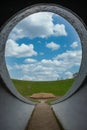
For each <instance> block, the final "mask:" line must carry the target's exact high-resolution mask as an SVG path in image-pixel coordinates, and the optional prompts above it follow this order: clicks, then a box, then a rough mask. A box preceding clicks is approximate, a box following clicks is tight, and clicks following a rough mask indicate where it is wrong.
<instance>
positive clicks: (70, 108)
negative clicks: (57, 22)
mask: <svg viewBox="0 0 87 130" xmlns="http://www.w3.org/2000/svg"><path fill="white" fill-rule="evenodd" d="M40 11H51V12H54V13H56V14H58V15H60V16H62V17H64V18H65V19H66V20H67V21H69V22H70V23H71V24H72V25H73V27H74V28H75V29H76V31H77V32H78V34H79V37H80V40H81V44H82V63H81V67H80V71H79V74H78V77H77V80H76V81H75V82H74V84H73V85H72V87H71V89H70V90H69V91H68V92H67V94H66V95H65V96H64V97H63V98H61V99H60V100H59V101H55V102H54V103H53V104H52V108H53V110H54V112H55V114H56V116H57V117H58V118H59V120H60V122H61V124H62V125H63V127H64V129H66V130H86V129H87V125H86V119H87V110H86V107H87V105H86V104H87V94H86V93H87V83H86V80H87V69H86V66H87V43H86V42H87V30H86V27H85V25H84V23H83V22H82V20H81V19H80V18H79V17H78V16H77V15H76V14H75V13H73V12H72V11H70V10H68V9H66V8H64V7H61V6H59V5H55V4H39V5H38V4H37V5H33V6H29V7H28V8H25V9H23V10H21V11H20V12H18V13H17V14H16V15H15V16H13V17H12V18H11V19H10V20H9V21H8V22H7V23H6V24H5V25H4V26H3V27H2V29H1V32H0V91H1V94H0V106H1V107H0V108H1V111H0V117H1V119H0V129H1V130H5V129H6V130H24V129H25V127H26V124H27V122H28V120H29V118H30V116H31V114H32V111H33V109H34V104H33V103H32V102H31V101H27V100H26V99H25V98H23V97H22V96H21V95H20V94H19V93H18V92H17V90H16V89H15V87H14V85H13V83H12V81H11V79H10V76H9V73H8V71H7V68H6V63H5V57H4V53H5V44H6V40H7V37H8V35H9V33H10V31H11V30H12V28H13V27H14V26H15V25H16V24H17V23H18V22H19V21H20V20H22V19H23V18H25V17H27V16H28V15H31V14H33V13H36V12H40Z"/></svg>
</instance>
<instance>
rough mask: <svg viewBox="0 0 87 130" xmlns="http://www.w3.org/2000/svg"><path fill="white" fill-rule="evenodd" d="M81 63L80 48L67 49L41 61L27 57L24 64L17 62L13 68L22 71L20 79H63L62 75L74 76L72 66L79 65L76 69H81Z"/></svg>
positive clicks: (66, 76)
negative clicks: (75, 49)
mask: <svg viewBox="0 0 87 130" xmlns="http://www.w3.org/2000/svg"><path fill="white" fill-rule="evenodd" d="M33 61H35V62H33ZM25 62H26V63H27V64H26V63H25ZM80 63H81V51H80V50H79V51H66V52H65V53H62V54H60V55H58V56H56V57H55V58H54V59H50V60H48V59H42V60H41V61H36V60H35V59H32V58H28V59H25V61H24V64H21V65H19V64H16V65H14V66H13V69H14V70H15V71H17V72H18V71H19V72H21V75H20V77H19V78H20V79H25V80H38V81H41V80H44V81H46V80H57V79H61V77H63V78H72V76H73V73H72V72H71V71H70V70H71V68H72V67H75V66H78V70H76V71H79V66H80Z"/></svg>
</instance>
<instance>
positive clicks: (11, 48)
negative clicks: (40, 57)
mask: <svg viewBox="0 0 87 130" xmlns="http://www.w3.org/2000/svg"><path fill="white" fill-rule="evenodd" d="M5 55H6V56H7V57H8V56H9V57H16V58H19V57H31V56H36V55H37V52H36V51H35V50H34V45H33V44H29V45H26V44H24V43H22V44H21V45H19V44H18V43H17V42H15V41H14V40H12V39H8V41H7V44H6V53H5Z"/></svg>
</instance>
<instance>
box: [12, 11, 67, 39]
mask: <svg viewBox="0 0 87 130" xmlns="http://www.w3.org/2000/svg"><path fill="white" fill-rule="evenodd" d="M49 36H67V32H66V29H65V25H64V24H54V23H53V13H50V12H39V13H35V14H32V15H30V16H28V17H27V18H25V19H24V20H22V21H21V22H19V23H18V24H17V25H16V27H15V28H14V29H13V30H12V32H11V33H10V35H9V38H11V39H14V40H15V39H18V38H22V37H29V38H35V37H41V38H47V37H49Z"/></svg>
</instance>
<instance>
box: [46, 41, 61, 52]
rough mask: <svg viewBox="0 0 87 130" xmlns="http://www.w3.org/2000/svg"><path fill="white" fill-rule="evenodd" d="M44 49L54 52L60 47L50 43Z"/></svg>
mask: <svg viewBox="0 0 87 130" xmlns="http://www.w3.org/2000/svg"><path fill="white" fill-rule="evenodd" d="M46 47H47V48H49V49H52V50H53V51H54V50H58V49H59V48H60V45H59V44H56V43H54V42H50V43H47V44H46Z"/></svg>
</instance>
